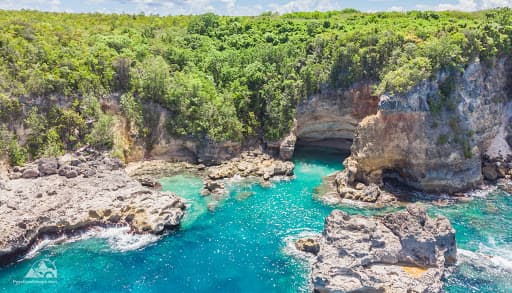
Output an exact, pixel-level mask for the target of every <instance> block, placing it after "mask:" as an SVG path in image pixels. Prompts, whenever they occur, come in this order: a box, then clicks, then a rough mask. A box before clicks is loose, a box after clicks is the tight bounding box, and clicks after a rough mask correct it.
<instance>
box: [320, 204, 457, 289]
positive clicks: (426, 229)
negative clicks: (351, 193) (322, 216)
mask: <svg viewBox="0 0 512 293" xmlns="http://www.w3.org/2000/svg"><path fill="white" fill-rule="evenodd" d="M318 243H319V246H320V249H319V252H318V255H317V256H316V257H314V258H313V260H312V264H311V266H312V282H313V285H314V289H315V292H356V291H357V292H363V291H364V292H404V293H405V292H441V291H442V286H443V283H442V281H441V279H442V278H443V276H444V275H445V272H446V271H447V270H449V269H450V266H451V265H453V264H455V262H456V251H457V249H456V243H455V231H454V230H453V228H452V226H451V225H450V222H449V221H448V220H447V219H446V218H444V217H439V218H437V219H432V218H430V217H428V216H427V214H426V210H425V208H424V207H421V206H413V205H410V206H408V207H407V209H406V210H405V211H401V212H397V213H394V214H390V215H388V216H386V217H383V218H375V217H373V218H372V217H364V216H349V215H348V214H346V213H344V212H342V211H333V212H332V213H331V215H329V217H327V219H326V221H325V228H324V231H323V234H322V236H321V237H320V238H319V239H318Z"/></svg>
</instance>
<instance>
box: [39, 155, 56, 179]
mask: <svg viewBox="0 0 512 293" xmlns="http://www.w3.org/2000/svg"><path fill="white" fill-rule="evenodd" d="M37 167H38V170H39V173H41V175H42V176H46V175H53V174H57V172H58V170H59V162H58V161H57V159H56V158H43V159H39V162H38V163H37Z"/></svg>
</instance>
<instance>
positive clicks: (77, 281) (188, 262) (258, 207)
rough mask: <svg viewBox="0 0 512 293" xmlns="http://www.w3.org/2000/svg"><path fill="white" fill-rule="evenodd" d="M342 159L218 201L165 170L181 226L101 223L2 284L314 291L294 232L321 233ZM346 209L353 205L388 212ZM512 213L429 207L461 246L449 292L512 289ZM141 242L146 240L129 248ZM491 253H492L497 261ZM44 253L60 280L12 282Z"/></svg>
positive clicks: (496, 200)
mask: <svg viewBox="0 0 512 293" xmlns="http://www.w3.org/2000/svg"><path fill="white" fill-rule="evenodd" d="M341 161H342V157H341V156H340V155H339V154H332V153H329V152H324V151H322V152H321V155H318V154H316V155H314V156H313V155H311V154H308V153H302V154H301V153H299V154H298V155H297V156H296V158H295V164H296V169H295V173H296V179H295V180H290V181H280V182H274V183H273V186H271V187H261V186H259V185H258V184H254V183H250V182H245V181H236V180H234V181H233V182H231V183H230V184H229V189H230V190H231V192H230V194H229V195H227V196H225V197H223V198H221V199H220V200H214V199H212V198H211V197H202V196H201V195H200V194H199V192H200V189H201V180H200V179H198V178H194V177H190V176H186V175H180V176H175V177H172V178H165V179H163V180H162V185H163V187H164V189H166V190H171V191H174V192H176V193H178V194H180V195H181V196H183V197H185V198H186V199H187V200H188V202H189V205H190V206H189V209H188V211H187V214H186V216H185V219H184V221H183V223H182V228H181V229H180V230H179V231H177V232H174V233H172V234H170V235H168V236H166V237H164V238H163V239H161V240H159V241H157V242H154V239H152V238H147V239H146V238H141V237H139V238H135V239H133V237H132V236H128V235H126V234H124V232H123V231H122V229H117V230H109V231H102V232H101V233H100V234H101V235H102V238H89V239H85V240H82V241H75V242H73V243H66V244H60V245H54V246H49V247H47V248H44V249H43V250H41V251H40V252H39V253H38V254H37V256H35V257H34V258H31V259H28V260H25V261H22V262H20V263H17V264H15V265H12V266H9V267H7V268H3V269H0V291H1V292H55V291H75V292H77V291H80V292H84V291H86V292H111V291H131V292H217V291H222V292H304V291H309V286H308V271H307V266H306V265H305V264H304V263H303V262H302V261H301V260H300V259H298V258H296V257H294V256H293V255H292V254H293V249H292V247H293V245H291V243H292V242H293V239H295V238H297V237H298V235H306V234H308V233H313V232H318V231H321V229H322V227H323V221H324V218H325V217H326V216H327V215H328V214H329V213H330V211H332V209H333V207H329V206H326V205H324V204H322V203H320V202H318V201H317V200H315V199H314V198H313V196H312V195H313V191H314V189H315V187H317V186H318V185H319V184H320V183H321V181H322V177H324V176H326V175H329V174H330V173H332V172H334V171H337V170H340V169H342V165H341ZM341 208H342V209H344V210H346V211H347V212H350V213H362V214H378V213H382V212H384V211H382V210H370V209H363V208H354V207H341ZM511 212H512V200H511V197H508V196H505V195H495V196H492V197H490V198H488V199H478V200H475V201H473V202H470V203H466V204H460V205H457V206H453V207H448V208H432V209H431V213H433V214H443V215H446V216H448V217H449V218H450V219H451V220H452V222H453V223H454V226H455V227H456V229H457V231H458V234H457V240H458V243H459V247H461V248H463V249H464V250H463V251H462V254H463V255H464V256H463V257H461V259H462V261H461V264H460V265H459V266H458V270H457V272H456V273H455V274H454V275H453V276H451V277H450V278H448V280H447V284H448V285H447V287H446V289H447V290H448V291H450V292H468V291H471V290H474V291H475V292H476V291H478V289H480V290H479V291H480V292H482V291H484V292H503V291H507V289H509V290H510V288H512V287H511V284H510V281H509V280H508V278H507V277H506V276H507V275H506V274H505V273H504V272H507V265H508V264H510V263H509V261H510V256H511V255H510V252H511V250H510V244H511V243H512V239H511V237H512V235H511V234H512V233H511V231H512V228H511V224H512V218H511V217H512V213H511ZM141 243H149V244H148V245H147V246H144V247H143V248H139V249H136V250H128V251H127V249H128V248H134V247H139V246H140V245H141ZM487 255H495V257H494V258H493V262H490V261H488V260H489V257H488V256H487ZM41 260H48V261H50V262H52V263H53V264H54V265H55V269H56V271H58V277H57V278H56V279H51V280H52V281H55V282H52V283H50V284H48V283H47V284H27V283H26V282H24V283H21V284H15V283H14V282H16V281H21V282H23V281H27V280H32V279H26V278H24V276H25V275H26V274H27V272H28V271H29V270H30V269H31V267H32V266H36V267H38V266H39V264H40V262H41ZM486 260H487V261H486ZM507 262H508V263H507ZM489 263H490V264H491V265H490V264H489ZM50 266H51V264H50ZM509 268H510V267H509ZM510 273H512V272H509V274H510ZM45 280H46V279H45Z"/></svg>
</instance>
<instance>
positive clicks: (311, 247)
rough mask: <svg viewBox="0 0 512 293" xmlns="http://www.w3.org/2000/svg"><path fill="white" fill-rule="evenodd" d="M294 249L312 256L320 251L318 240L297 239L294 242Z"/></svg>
mask: <svg viewBox="0 0 512 293" xmlns="http://www.w3.org/2000/svg"><path fill="white" fill-rule="evenodd" d="M295 247H296V248H297V249H298V250H300V251H304V252H309V253H312V254H317V253H318V252H319V251H320V244H319V243H318V240H316V239H313V238H303V239H299V240H297V241H296V242H295Z"/></svg>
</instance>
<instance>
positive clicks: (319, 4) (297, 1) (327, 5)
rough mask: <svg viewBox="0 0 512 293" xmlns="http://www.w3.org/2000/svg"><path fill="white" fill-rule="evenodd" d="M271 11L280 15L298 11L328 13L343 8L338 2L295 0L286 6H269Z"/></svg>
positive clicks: (329, 0)
mask: <svg viewBox="0 0 512 293" xmlns="http://www.w3.org/2000/svg"><path fill="white" fill-rule="evenodd" d="M268 8H269V10H272V11H277V12H279V13H289V12H296V11H314V10H318V11H327V10H336V9H340V8H341V1H336V0H334V1H333V0H294V1H290V2H288V3H285V4H269V5H268Z"/></svg>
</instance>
